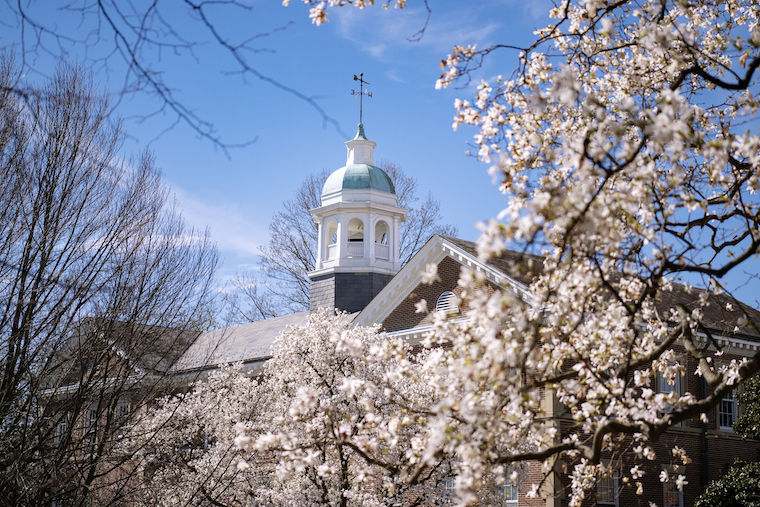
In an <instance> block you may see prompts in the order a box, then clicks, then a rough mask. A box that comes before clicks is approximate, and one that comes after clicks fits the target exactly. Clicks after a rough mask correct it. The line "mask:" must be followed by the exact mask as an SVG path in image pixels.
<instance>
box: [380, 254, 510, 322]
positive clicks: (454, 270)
mask: <svg viewBox="0 0 760 507" xmlns="http://www.w3.org/2000/svg"><path fill="white" fill-rule="evenodd" d="M461 270H462V265H461V264H460V263H458V262H457V261H455V260H454V259H452V258H451V257H445V258H444V259H443V260H442V261H441V262H440V263H439V264H438V276H439V277H440V278H441V280H440V281H438V282H435V283H433V284H431V285H427V284H423V283H421V284H419V285H418V286H417V287H415V288H414V290H413V291H412V292H410V293H409V296H408V297H407V298H406V299H405V300H403V301H402V302H401V303H400V304H399V305H398V306H397V307H396V308H395V309H394V310H393V311H392V312H391V314H390V315H388V317H386V319H385V320H384V321H383V329H385V330H386V331H393V330H396V329H407V328H410V327H414V326H418V325H420V324H427V323H429V322H431V321H432V320H433V316H432V314H427V315H426V314H422V313H414V310H415V308H414V306H415V305H416V304H417V303H418V302H419V301H420V300H421V299H424V300H425V301H427V305H428V310H430V311H431V312H433V311H434V310H435V303H436V301H438V297H439V296H440V295H441V293H443V292H445V291H452V292H453V293H454V294H456V295H457V296H459V295H461V293H462V288H461V287H459V286H458V285H457V282H458V281H459V274H460V272H461ZM487 288H488V289H490V290H492V291H494V290H498V287H497V286H495V285H493V284H492V283H490V282H487ZM460 310H461V312H462V313H464V312H465V311H466V310H467V306H466V304H465V306H464V307H463V308H460Z"/></svg>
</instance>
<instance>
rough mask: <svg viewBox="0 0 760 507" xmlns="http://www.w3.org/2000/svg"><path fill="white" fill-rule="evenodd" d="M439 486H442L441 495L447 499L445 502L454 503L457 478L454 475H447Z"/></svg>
mask: <svg viewBox="0 0 760 507" xmlns="http://www.w3.org/2000/svg"><path fill="white" fill-rule="evenodd" d="M438 487H439V488H440V495H441V497H442V498H443V499H445V500H446V501H447V502H445V503H449V504H451V503H454V499H455V498H456V495H457V492H456V478H455V477H454V476H453V475H451V476H449V477H446V478H444V479H443V481H441V482H440V483H439V486H438Z"/></svg>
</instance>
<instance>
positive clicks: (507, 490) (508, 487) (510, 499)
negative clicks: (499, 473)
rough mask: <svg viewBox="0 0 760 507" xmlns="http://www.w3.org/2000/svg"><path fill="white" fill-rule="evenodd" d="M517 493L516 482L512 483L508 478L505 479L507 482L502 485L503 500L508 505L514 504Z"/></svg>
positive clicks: (515, 503)
mask: <svg viewBox="0 0 760 507" xmlns="http://www.w3.org/2000/svg"><path fill="white" fill-rule="evenodd" d="M518 494H519V490H518V487H517V484H512V483H511V482H510V481H509V479H507V483H506V484H505V485H504V500H505V501H506V503H507V505H509V506H510V507H512V506H516V505H517V495H518Z"/></svg>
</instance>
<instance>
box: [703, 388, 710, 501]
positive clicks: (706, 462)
mask: <svg viewBox="0 0 760 507" xmlns="http://www.w3.org/2000/svg"><path fill="white" fill-rule="evenodd" d="M706 397H707V380H705V377H704V376H702V399H704V398H706ZM709 455H710V453H709V452H708V450H707V421H702V490H704V488H706V487H707V483H708V482H709V480H710V462H709V459H708V458H709Z"/></svg>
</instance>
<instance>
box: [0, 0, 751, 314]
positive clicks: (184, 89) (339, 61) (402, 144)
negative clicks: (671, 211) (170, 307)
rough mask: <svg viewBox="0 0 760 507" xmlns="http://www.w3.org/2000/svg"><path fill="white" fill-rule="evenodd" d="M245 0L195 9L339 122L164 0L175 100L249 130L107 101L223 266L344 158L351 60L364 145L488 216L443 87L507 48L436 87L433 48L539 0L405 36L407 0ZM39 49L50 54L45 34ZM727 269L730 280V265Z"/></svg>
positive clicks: (489, 66)
mask: <svg viewBox="0 0 760 507" xmlns="http://www.w3.org/2000/svg"><path fill="white" fill-rule="evenodd" d="M248 3H249V4H250V5H251V7H252V9H251V10H250V11H243V10H231V9H229V8H225V7H220V8H219V10H218V11H214V10H212V11H209V12H210V15H211V21H213V22H214V23H215V26H216V28H217V29H218V30H219V32H220V33H222V34H223V35H224V37H225V38H226V40H228V41H229V42H230V43H232V44H238V43H240V42H241V41H243V40H246V39H248V38H249V37H252V36H255V35H258V37H257V38H256V39H255V40H254V41H253V42H252V44H251V46H252V47H254V48H255V49H256V51H255V52H250V53H248V54H247V57H248V58H249V62H250V64H251V66H253V67H254V68H255V69H256V70H257V71H258V72H260V73H261V74H263V75H265V76H267V77H269V78H271V79H273V80H275V81H277V82H278V83H280V84H281V85H283V86H286V87H289V88H291V89H294V90H297V91H298V92H299V93H301V94H303V95H305V96H308V97H311V98H312V99H313V100H314V101H315V102H316V103H317V104H318V105H319V106H320V107H321V108H322V109H323V111H324V112H325V114H326V115H327V116H329V117H330V118H331V119H332V120H334V121H335V123H336V124H337V127H336V126H335V125H333V124H331V123H325V122H324V121H323V117H322V115H321V114H320V113H319V112H318V111H317V110H316V109H315V108H314V107H313V106H312V105H310V104H308V103H307V102H306V101H304V100H302V99H300V98H298V97H296V96H295V95H293V94H292V93H288V92H287V91H284V90H282V89H281V88H278V87H277V86H274V85H272V84H271V83H269V82H266V81H263V80H260V79H258V78H257V77H255V76H252V75H240V74H239V73H237V72H236V71H237V69H238V67H237V66H236V63H235V62H234V61H233V59H232V57H231V56H230V55H229V54H228V53H226V52H224V51H223V50H222V49H220V48H219V47H218V45H216V44H215V43H214V42H213V41H212V40H211V36H210V34H208V33H204V32H203V30H202V28H203V27H202V26H200V25H199V24H198V23H197V19H194V18H193V17H192V14H190V13H189V11H187V10H186V9H185V8H184V7H168V9H174V10H168V11H164V15H165V17H166V18H167V19H168V20H170V21H171V23H172V26H173V27H174V28H176V29H177V31H178V33H179V34H180V35H181V36H183V37H186V38H188V39H192V40H193V41H195V42H196V43H197V44H196V45H195V46H194V50H193V54H192V55H189V54H187V53H181V54H175V52H174V51H171V50H168V49H165V50H163V51H162V52H161V53H160V54H159V53H155V52H154V53H153V55H152V56H153V57H154V59H153V62H154V63H153V68H154V69H155V70H160V71H161V72H162V77H163V79H164V80H165V81H166V82H167V83H168V84H169V86H171V87H172V88H173V93H174V95H175V97H176V98H177V99H178V100H179V101H181V102H182V103H183V104H184V105H185V106H187V107H189V108H190V109H192V110H193V112H194V113H195V114H197V115H198V116H199V117H201V118H202V119H204V120H205V121H208V122H210V123H212V124H213V125H214V128H215V129H216V133H217V134H218V135H219V136H220V137H221V139H222V140H223V141H224V142H226V143H229V144H232V145H234V144H245V143H250V144H247V145H246V146H245V147H241V148H230V149H229V150H228V152H227V153H225V152H224V151H223V150H220V149H219V148H218V147H215V146H214V145H213V144H212V143H211V142H210V141H208V140H206V139H203V138H200V137H199V136H198V135H197V133H195V132H194V131H193V130H192V129H190V128H189V127H188V126H187V125H185V124H183V123H182V122H179V123H176V116H175V115H173V114H171V113H170V112H166V111H164V112H159V113H157V114H152V113H156V110H157V108H160V106H161V104H160V102H158V101H157V100H155V99H152V98H151V97H149V96H146V95H145V94H140V93H137V94H134V95H131V96H125V97H123V98H122V100H121V102H120V103H119V105H118V108H117V112H118V113H119V114H120V115H121V116H122V117H124V119H125V122H124V126H125V129H126V131H127V133H128V138H127V140H126V143H125V150H124V151H125V154H128V153H137V152H139V151H141V150H143V149H145V148H146V147H149V148H150V149H151V150H153V152H154V153H155V156H156V162H157V165H158V166H159V167H160V168H161V170H162V171H163V174H164V176H165V178H166V180H167V182H168V183H169V185H170V186H171V188H172V190H173V192H174V194H175V196H176V199H177V202H178V204H179V207H180V208H181V209H182V211H183V214H184V216H185V218H186V220H187V222H188V223H189V224H191V225H193V226H195V227H197V228H205V227H208V228H209V229H210V231H211V234H212V237H213V239H214V240H215V241H216V242H217V244H218V247H219V250H220V253H221V255H222V257H223V261H224V263H223V266H222V269H221V271H220V276H221V279H222V280H224V279H225V278H227V277H230V276H231V275H233V274H234V272H235V270H236V269H238V268H246V267H255V265H256V257H257V255H258V251H259V247H260V246H261V245H264V244H266V243H267V241H268V225H269V222H270V219H271V217H272V215H273V213H275V212H276V211H277V210H279V209H281V204H282V202H283V201H284V200H286V199H289V198H290V197H291V196H292V195H293V192H294V191H295V189H296V188H297V187H298V185H299V183H300V182H301V181H302V180H303V179H304V178H305V177H306V176H308V175H309V174H311V173H315V172H321V171H322V170H323V169H329V170H334V169H337V168H339V167H341V166H342V165H344V164H345V147H344V145H343V142H344V141H346V140H347V139H348V138H350V137H353V135H354V133H355V131H356V125H357V123H358V118H359V111H358V109H359V101H358V100H355V99H354V98H353V97H352V96H351V93H350V92H351V90H352V89H356V85H357V83H356V82H355V81H353V75H354V74H359V73H360V72H363V73H364V77H365V79H366V80H367V81H369V83H370V86H369V90H370V91H371V93H372V95H373V96H372V98H369V99H365V101H364V124H365V127H366V133H367V136H368V137H369V138H370V139H372V140H373V141H375V142H376V143H377V148H376V150H375V160H376V161H380V160H388V161H392V162H395V163H397V164H399V165H401V166H402V167H403V168H404V170H405V171H406V173H407V174H409V175H412V176H414V177H416V178H417V180H418V182H419V194H420V196H424V195H426V194H427V193H428V192H432V193H433V194H434V195H435V196H436V197H437V198H439V199H440V201H441V212H442V215H443V220H444V222H445V223H452V224H455V225H456V226H457V227H458V228H459V235H460V237H462V238H464V239H469V240H474V239H476V238H477V236H478V230H477V229H476V228H475V224H476V223H477V222H478V221H482V220H487V219H489V218H492V217H495V216H496V215H497V214H498V213H499V211H501V209H502V208H503V207H504V206H505V199H504V197H503V196H501V195H500V193H499V192H498V190H497V188H496V186H495V185H494V184H493V183H492V182H491V178H490V177H489V176H488V172H487V170H488V166H487V165H485V164H481V163H479V162H477V161H476V160H475V159H474V158H473V157H468V156H466V155H465V152H466V151H467V150H468V145H467V143H468V141H470V140H471V139H472V136H473V135H474V134H475V133H476V131H475V130H474V129H471V128H466V127H465V128H461V129H460V130H459V131H458V132H454V131H453V130H452V128H451V124H452V120H453V115H454V108H453V103H454V99H455V98H462V99H469V98H471V97H472V96H473V94H474V92H473V89H474V86H475V85H476V84H478V83H479V82H480V79H485V80H493V79H495V76H497V75H499V74H504V75H509V73H510V72H511V71H512V70H513V69H514V68H515V66H516V63H517V53H516V51H514V50H502V51H501V52H498V53H493V54H492V55H491V57H490V59H489V60H487V63H486V65H485V66H484V67H483V68H481V69H479V70H478V71H477V72H475V74H474V75H473V77H474V79H473V81H472V83H471V84H470V85H469V86H466V87H464V88H450V89H447V90H435V89H434V85H435V81H436V79H437V78H438V76H439V74H440V67H439V65H438V63H439V61H440V60H441V59H442V58H445V57H446V55H447V54H448V53H450V52H451V49H452V47H453V46H454V45H455V44H461V45H466V44H478V45H479V46H480V47H483V46H488V45H490V44H494V43H502V44H511V45H518V46H519V45H527V44H528V43H529V42H530V41H532V39H533V35H532V32H533V30H534V29H535V28H537V27H541V26H545V25H546V24H547V23H548V21H549V19H548V17H547V13H548V10H549V8H550V6H551V2H550V1H549V0H531V1H530V2H524V1H519V0H479V1H468V2H463V1H461V0H429V4H430V7H431V9H432V15H431V17H430V22H429V25H428V26H427V30H426V31H425V33H424V36H423V37H422V38H421V40H419V41H417V42H410V41H409V40H408V39H409V38H410V37H412V36H413V35H414V34H415V33H416V32H417V31H418V30H419V29H420V28H421V27H422V26H423V24H424V20H425V16H426V12H425V10H424V8H423V7H422V2H420V1H414V0H411V1H409V3H408V7H407V8H404V9H403V10H399V9H389V10H387V11H386V10H384V9H382V8H380V7H377V6H375V7H372V8H367V9H361V10H360V9H357V8H354V7H345V8H342V9H333V10H331V19H330V22H329V23H327V24H325V25H323V26H320V27H317V26H315V25H313V24H312V23H311V21H310V20H309V18H308V7H306V6H305V5H304V4H303V3H302V2H300V1H298V0H292V2H291V5H290V6H289V7H283V6H282V5H281V1H280V0H249V2H248ZM49 5H50V4H49V3H48V2H39V3H35V4H30V5H29V8H30V9H31V11H30V12H31V14H32V15H33V16H36V17H37V18H38V19H40V20H42V21H45V22H48V23H52V26H55V27H57V28H58V29H63V30H79V33H82V30H84V29H86V27H87V23H89V26H90V27H92V26H93V24H92V23H93V22H94V21H95V20H93V19H91V18H88V19H86V20H85V22H82V18H81V15H80V13H78V12H66V11H61V10H60V9H50V7H49ZM75 5H76V4H75ZM117 5H118V4H117ZM159 5H161V6H162V8H163V5H164V4H159ZM5 9H7V7H6V6H2V5H0V19H3V18H5V19H9V18H8V14H7V12H5ZM231 13H232V15H231ZM83 27H85V28H83ZM4 30H5V29H0V46H3V45H7V44H8V43H9V42H10V43H13V42H14V34H13V33H12V31H7V33H5V34H4V33H3V31H4ZM91 40H92V39H91ZM64 47H65V48H66V49H67V50H68V57H69V59H70V60H74V61H76V60H78V61H82V60H84V59H85V58H90V59H93V58H97V57H100V56H105V55H106V51H107V50H108V49H109V48H110V46H109V40H108V39H107V38H106V39H104V40H102V41H100V42H99V43H98V44H97V45H93V46H89V47H88V49H87V51H88V53H87V54H86V55H85V53H84V48H83V47H82V46H77V45H69V46H66V45H65V44H64ZM146 51H147V50H146ZM51 54H52V55H56V54H57V53H56V51H55V48H53V51H52V52H51ZM51 54H47V53H45V52H38V53H36V54H35V57H36V58H37V60H36V61H35V66H34V68H33V70H32V72H31V73H30V74H29V76H30V77H31V78H34V77H35V76H37V74H41V75H44V74H49V73H50V69H52V68H53V67H54V64H55V61H54V60H55V58H54V57H53V56H51ZM95 71H96V72H95V77H96V80H97V82H98V85H99V86H101V87H102V88H104V89H111V90H118V89H121V87H122V85H123V67H119V65H118V64H113V63H112V65H111V66H110V67H109V68H108V69H106V68H104V67H95ZM146 115H150V116H149V117H146ZM253 140H255V142H251V141H253ZM755 267H756V265H755ZM750 268H752V267H751V266H750ZM745 279H746V278H745ZM732 282H733V284H734V285H741V284H742V276H741V274H739V275H738V276H736V277H734V278H733V279H732ZM695 284H697V285H702V284H701V283H699V282H698V281H695ZM757 292H758V291H756V290H753V288H752V287H748V286H747V285H745V286H744V287H743V289H742V290H741V291H740V292H739V293H738V295H739V296H740V298H741V299H743V300H744V301H746V302H748V303H751V304H754V305H755V306H758V305H759V304H760V303H758V299H760V298H759V296H758V295H757Z"/></svg>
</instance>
